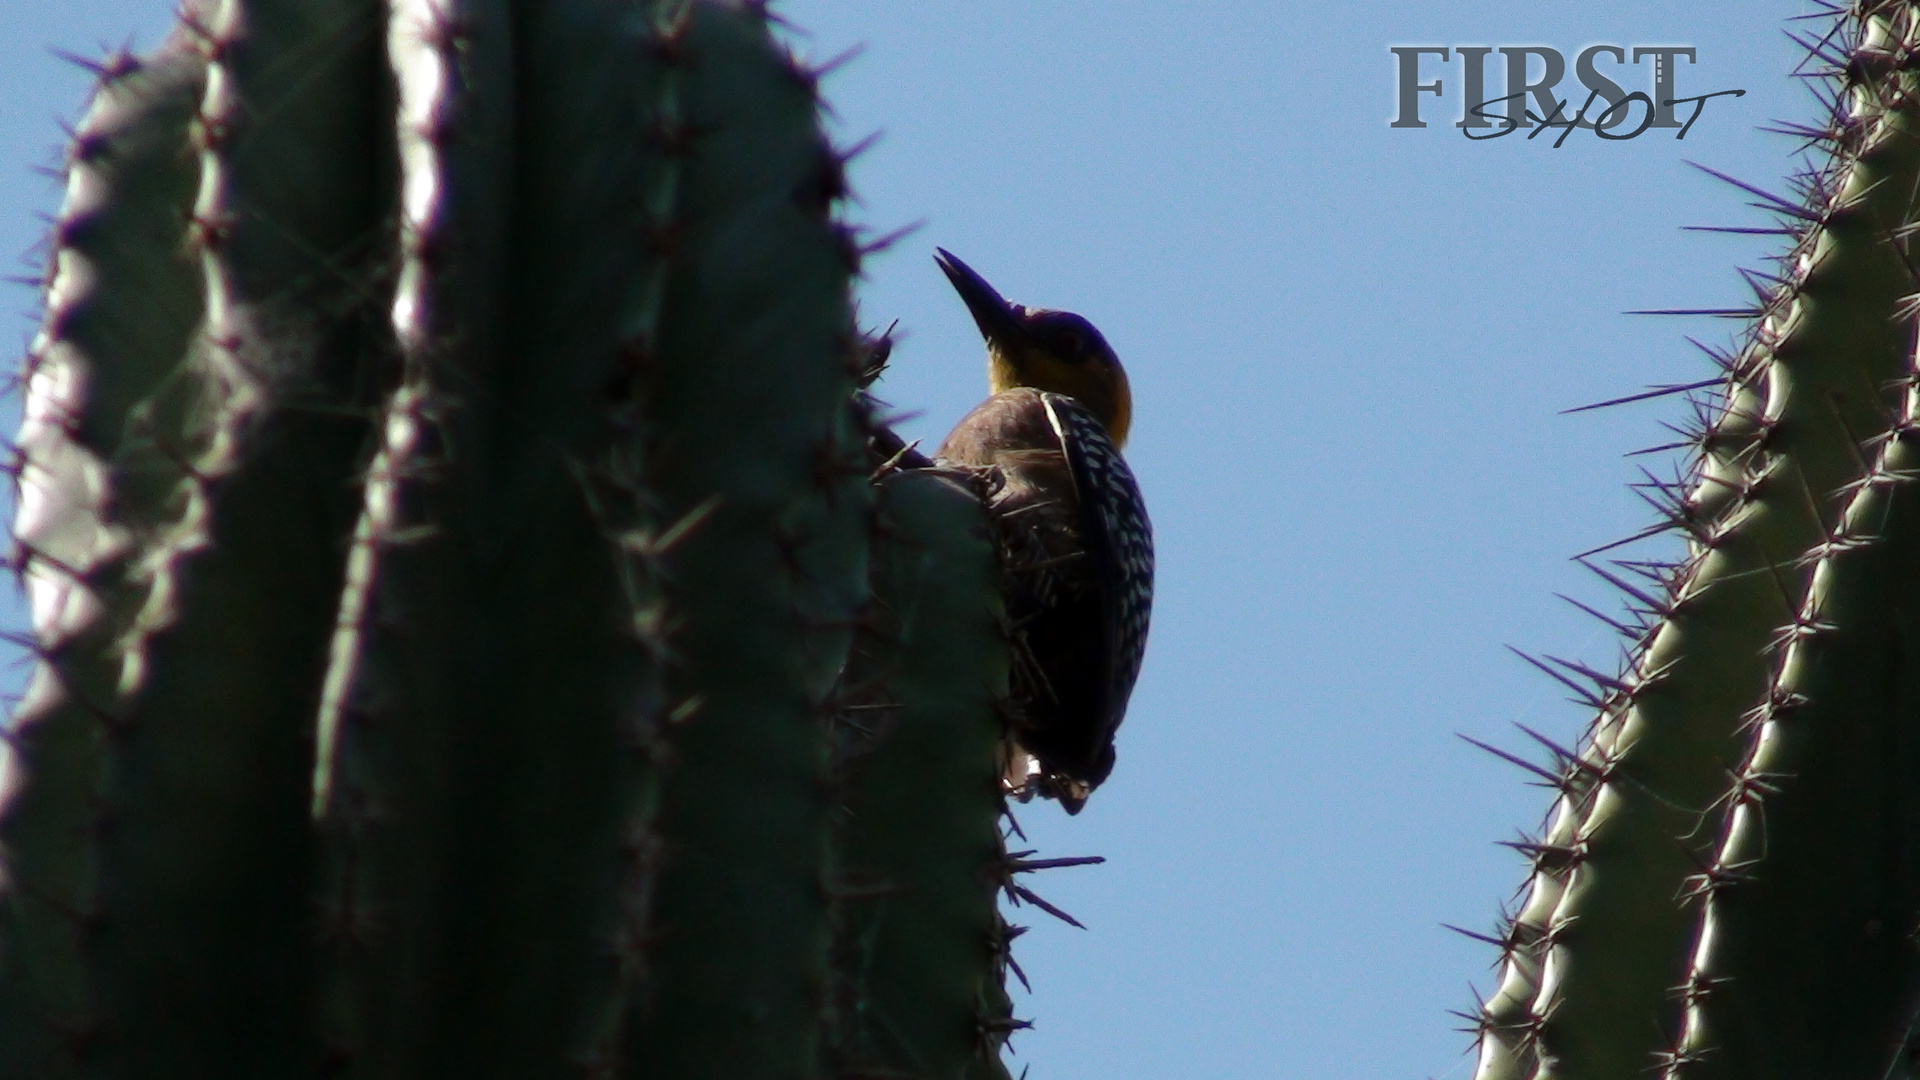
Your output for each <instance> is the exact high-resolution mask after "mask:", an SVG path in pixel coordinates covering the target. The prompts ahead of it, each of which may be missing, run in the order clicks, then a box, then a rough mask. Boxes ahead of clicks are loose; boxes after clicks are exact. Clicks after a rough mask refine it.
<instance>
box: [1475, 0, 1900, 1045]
mask: <svg viewBox="0 0 1920 1080" xmlns="http://www.w3.org/2000/svg"><path fill="white" fill-rule="evenodd" d="M1835 18H1836V26H1835V31H1834V33H1833V34H1831V35H1828V36H1826V37H1824V38H1821V39H1820V43H1819V44H1817V45H1816V47H1815V54H1816V60H1818V61H1820V62H1822V63H1825V64H1826V65H1828V66H1829V68H1830V71H1829V74H1828V78H1829V79H1830V80H1831V92H1830V93H1831V98H1832V100H1833V102H1834V107H1833V110H1832V115H1831V116H1830V117H1829V118H1827V119H1826V120H1824V121H1823V122H1822V123H1821V124H1820V125H1819V126H1817V127H1813V128H1808V129H1806V131H1805V134H1806V135H1807V136H1808V137H1809V140H1810V142H1812V143H1813V144H1816V145H1818V146H1820V147H1822V148H1824V149H1825V150H1826V151H1827V152H1828V154H1829V160H1828V161H1827V162H1826V163H1825V164H1824V165H1823V166H1822V167H1820V168H1817V169H1815V170H1813V171H1811V172H1810V173H1809V174H1808V175H1807V176H1806V177H1805V178H1804V180H1805V184H1804V188H1805V190H1804V195H1805V198H1804V199H1803V200H1802V201H1799V202H1794V201H1791V200H1787V199H1782V198H1779V197H1775V196H1770V195H1766V194H1765V193H1764V192H1758V190H1757V189H1752V188H1749V189H1748V190H1750V191H1755V192H1756V193H1759V194H1761V195H1762V196H1763V197H1764V198H1765V199H1766V200H1767V201H1766V203H1765V205H1766V206H1767V207H1768V208H1770V209H1772V210H1774V211H1775V212H1777V213H1778V214H1780V216H1781V217H1782V218H1783V219H1784V220H1785V221H1786V222H1787V224H1788V226H1789V227H1788V229H1787V230H1786V231H1788V232H1789V233H1791V235H1792V236H1793V244H1792V247H1791V249H1790V251H1789V252H1788V253H1787V254H1786V255H1785V256H1784V257H1783V258H1782V260H1781V267H1782V269H1781V271H1780V273H1779V275H1778V279H1777V281H1778V283H1777V285H1775V286H1773V287H1772V288H1771V289H1770V290H1768V291H1766V292H1765V294H1764V295H1763V298H1762V301H1761V303H1760V304H1759V305H1758V307H1757V309H1756V311H1755V312H1754V313H1753V316H1752V321H1751V324H1750V328H1749V330H1748V332H1747V334H1746V337H1745V341H1744V344H1743V346H1742V348H1741V349H1740V350H1738V352H1737V353H1736V354H1735V355H1732V356H1727V357H1724V358H1722V359H1723V366H1724V368H1725V375H1726V379H1725V383H1724V385H1723V386H1722V387H1721V390H1720V393H1719V396H1718V397H1717V399H1715V400H1714V401H1713V402H1711V403H1710V404H1709V405H1708V406H1707V408H1706V411H1705V414H1704V421H1703V423H1702V424H1701V425H1700V428H1699V430H1698V432H1697V433H1696V436H1695V440H1694V451H1695V453H1694V458H1693V462H1692V469H1691V474H1690V480H1689V481H1688V482H1687V483H1686V484H1683V485H1679V486H1676V487H1674V488H1673V489H1671V490H1669V491H1667V492H1665V494H1666V496H1667V499H1668V500H1669V501H1668V503H1667V505H1666V507H1665V513H1666V520H1664V521H1663V522H1661V524H1660V526H1659V528H1660V529H1673V530H1677V531H1680V532H1682V533H1683V534H1684V537H1685V540H1686V543H1687V555H1686V558H1685V559H1684V560H1683V561H1682V562H1681V563H1679V564H1678V565H1676V566H1672V567H1668V568H1663V569H1660V570H1658V571H1656V573H1655V575H1654V576H1655V577H1656V578H1657V579H1658V580H1659V586H1658V587H1657V588H1656V589H1654V590H1632V589H1630V590H1629V591H1630V593H1631V595H1632V596H1633V597H1634V598H1635V601H1636V602H1637V603H1638V605H1639V606H1640V607H1641V608H1642V609H1643V612H1644V615H1645V620H1646V621H1645V623H1644V624H1643V626H1642V627H1640V628H1639V629H1638V630H1637V631H1636V636H1637V639H1638V643H1637V646H1636V650H1635V655H1634V659H1633V661H1632V663H1631V664H1630V665H1629V667H1628V669H1627V671H1626V672H1625V673H1624V674H1623V675H1621V676H1620V677H1618V678H1610V677H1607V676H1605V675H1603V674H1600V673H1596V672H1592V671H1590V670H1588V669H1585V668H1582V667H1580V666H1579V665H1574V664H1565V663H1561V664H1560V667H1561V668H1562V669H1563V670H1564V671H1565V672H1566V677H1568V678H1570V679H1573V678H1574V677H1575V676H1584V677H1585V678H1586V680H1587V682H1586V683H1585V684H1584V685H1581V686H1580V689H1581V691H1582V692H1583V693H1586V694H1588V695H1590V696H1591V699H1592V700H1593V703H1594V705H1595V706H1596V711H1597V713H1598V715H1597V718H1596V719H1595V721H1594V723H1593V725H1592V727H1591V728H1590V729H1589V731H1588V734H1587V737H1586V738H1585V740H1584V742H1583V745H1582V746H1581V747H1580V748H1578V750H1577V751H1575V750H1562V749H1559V748H1557V747H1556V748H1553V749H1554V753H1555V756H1556V759H1557V765H1556V767H1555V768H1553V769H1550V770H1543V771H1545V772H1546V773H1547V775H1548V776H1549V777H1550V778H1551V779H1552V780H1553V782H1554V783H1555V785H1556V786H1557V787H1558V788H1559V790H1560V797H1559V800H1558V802H1557V803H1556V805H1555V807H1554V809H1553V812H1552V814H1551V816H1550V819H1549V822H1548V826H1547V828H1546V831H1545V832H1544V834H1543V835H1542V836H1541V837H1540V838H1539V840H1538V841H1529V842H1526V843H1524V844H1521V845H1519V846H1520V847H1521V848H1522V849H1523V850H1526V851H1527V852H1529V854H1530V855H1531V857H1532V860H1533V874H1532V878H1531V880H1530V881H1529V883H1528V886H1527V897H1526V900H1525V901H1524V903H1523V906H1522V907H1521V909H1520V911H1519V912H1518V913H1517V915H1515V916H1514V917H1512V918H1511V919H1509V920H1508V921H1507V922H1506V923H1505V925H1503V926H1502V927H1501V928H1500V930H1499V931H1498V932H1497V933H1496V934H1494V935H1491V936H1490V938H1489V940H1492V941H1493V942H1495V943H1496V944H1497V945H1498V946H1499V947H1500V949H1501V957H1502V963H1503V973H1502V981H1501V984H1500V986H1499V987H1498V988H1497V989H1496V991H1495V992H1494V993H1493V995H1491V996H1490V997H1489V998H1488V999H1487V1000H1486V1001H1485V1002H1483V1003H1482V1005H1481V1008H1480V1011H1479V1013H1478V1015H1477V1017H1476V1019H1475V1027H1476V1028H1477V1030H1478V1033H1479V1036H1480V1060H1479V1069H1478V1073H1477V1075H1478V1076H1479V1077H1481V1078H1484V1080H1504V1078H1510V1077H1536V1078H1546V1077H1565V1078H1601V1077H1605V1078H1614V1077H1621V1078H1624V1077H1631V1076H1640V1075H1644V1074H1645V1073H1646V1072H1648V1071H1649V1070H1654V1071H1659V1072H1661V1073H1662V1075H1663V1076H1664V1077H1666V1078H1668V1080H1677V1078H1681V1077H1695V1076H1741V1077H1763V1076H1780V1077H1804V1076H1814V1075H1817V1076H1822V1077H1850V1076H1858V1077H1863V1078H1864V1077H1875V1078H1878V1077H1881V1076H1884V1075H1887V1073H1888V1070H1889V1068H1890V1067H1891V1063H1892V1062H1894V1061H1895V1060H1896V1056H1897V1054H1898V1053H1899V1048H1900V1045H1901V1043H1902V1039H1903V1035H1904V1032H1905V1028H1906V1025H1907V1023H1908V1022H1909V1021H1910V1020H1911V1019H1912V1017H1913V1015H1914V1009H1915V1006H1916V1004H1920V954H1916V952H1915V950H1914V949H1913V947H1912V943H1911V939H1910V938H1909V936H1908V935H1910V934H1912V933H1913V932H1914V931H1915V930H1920V873H1916V864H1915V858H1916V856H1915V854H1914V849H1915V848H1916V845H1920V815H1917V814H1916V812H1915V806H1914V804H1913V802H1912V797H1911V796H1910V795H1908V794H1906V792H1907V791H1908V790H1910V789H1911V788H1912V785H1913V784H1914V783H1915V781H1916V780H1920V771H1917V770H1916V766H1920V759H1916V758H1915V757H1914V752H1915V747H1916V743H1915V741H1914V740H1915V736H1914V734H1913V733H1912V732H1911V731H1909V730H1907V729H1908V728H1912V727H1913V726H1914V724H1915V721H1916V720H1920V713H1916V712H1915V711H1914V709H1915V704H1914V703H1915V701H1916V699H1914V698H1912V697H1911V696H1910V691H1908V690H1907V689H1906V687H1905V680H1906V679H1909V678H1911V676H1910V675H1906V674H1903V672H1906V671H1909V670H1911V667H1910V666H1903V664H1904V665H1910V664H1911V663H1912V662H1913V659H1914V658H1912V657H1911V656H1910V654H1909V651H1908V650H1909V649H1910V646H1909V645H1908V644H1906V643H1907V641H1908V638H1907V637H1906V636H1905V634H1906V632H1907V631H1906V627H1907V625H1908V622H1907V620H1908V616H1907V615H1906V612H1905V600H1904V597H1905V596H1907V595H1911V593H1909V592H1908V591H1907V589H1908V588H1910V587H1911V585H1910V577H1911V574H1912V569H1911V567H1910V566H1909V563H1911V562H1912V560H1913V559H1915V558H1916V557H1920V555H1917V554H1916V553H1920V546H1917V545H1920V535H1916V534H1915V533H1914V529H1915V528H1916V525H1914V524H1909V523H1907V520H1906V519H1907V517H1909V516H1910V512H1909V511H1908V510H1907V509H1906V507H1907V504H1908V503H1910V502H1912V501H1913V499H1914V498H1915V495H1914V493H1913V492H1912V491H1910V490H1907V483H1908V481H1909V480H1910V479H1911V478H1912V477H1913V475H1914V474H1913V473H1912V471H1911V470H1912V469H1913V468H1914V466H1915V462H1914V461H1913V460H1912V458H1913V452H1912V447H1911V446H1910V445H1909V443H1910V442H1911V439H1912V431H1913V419H1912V417H1913V413H1912V386H1913V385H1914V381H1915V370H1916V369H1915V366H1914V360H1913V352H1912V341H1913V334H1914V326H1915V319H1914V315H1915V310H1914V306H1913V301H1912V298H1913V296H1914V295H1915V293H1916V287H1917V286H1920V274H1916V271H1915V265H1916V264H1915V261H1914V254H1915V253H1914V251H1913V249H1912V246H1911V242H1910V239H1909V238H1910V236H1911V234H1912V232H1913V230H1914V227H1915V224H1916V222H1920V197H1916V195H1915V192H1916V191H1920V78H1916V73H1915V72H1916V64H1915V59H1916V56H1920V18H1917V16H1916V8H1915V5H1913V4H1912V3H1910V2H1901V3H1877V2H1864V0H1863V2H1861V3H1857V4H1855V5H1854V6H1853V7H1852V8H1851V9H1849V10H1846V11H1843V12H1838V13H1836V15H1835ZM1741 186H1743V187H1745V186H1746V185H1741ZM1542 666H1543V667H1548V665H1546V664H1543V665H1542ZM1549 670H1550V671H1551V670H1553V668H1552V667H1549ZM1575 681H1576V682H1578V681H1579V680H1577V679H1576V680H1575ZM1549 745H1551V744H1549Z"/></svg>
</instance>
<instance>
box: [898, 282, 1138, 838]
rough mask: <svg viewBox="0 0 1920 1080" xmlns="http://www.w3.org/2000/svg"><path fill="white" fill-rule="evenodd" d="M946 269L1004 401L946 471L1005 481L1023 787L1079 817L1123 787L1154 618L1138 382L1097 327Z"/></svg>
mask: <svg viewBox="0 0 1920 1080" xmlns="http://www.w3.org/2000/svg"><path fill="white" fill-rule="evenodd" d="M935 250H936V251H938V252H939V254H938V255H936V256H935V260H934V261H935V262H937V263H938V264H939V265H940V269H941V270H943V271H945V273H946V275H947V280H948V281H950V282H952V283H953V287H954V289H955V290H956V291H958V292H959V294H960V299H961V300H963V301H965V303H966V305H967V310H968V311H969V312H970V313H972V315H973V321H974V322H975V324H977V325H978V326H979V328H980V334H981V336H982V337H984V338H986V344H987V388H988V393H989V395H990V396H989V397H988V398H987V400H986V401H984V402H982V403H980V405H978V406H977V407H975V408H974V410H973V411H972V412H970V413H968V414H967V415H966V416H965V417H964V418H963V419H962V420H961V421H960V423H959V424H957V425H955V427H954V429H953V431H952V432H950V433H949V434H948V435H947V438H946V441H945V442H944V443H942V444H941V446H940V449H939V451H938V453H937V454H936V455H935V456H936V458H938V459H940V460H943V461H945V462H947V463H950V464H955V465H965V466H972V467H975V468H987V469H991V470H993V471H994V474H995V479H996V480H997V483H998V486H997V488H996V489H995V490H994V492H993V495H992V497H991V501H990V506H989V509H990V510H991V511H992V514H993V516H994V518H995V520H996V521H997V522H998V523H999V524H1000V531H1001V534H1002V541H1003V543H1004V544H1005V545H1006V547H1007V549H1008V550H1007V558H1008V563H1009V569H1010V571H1011V573H1010V575H1009V576H1010V583H1011V588H1010V590H1009V592H1010V595H1009V596H1008V598H1007V608H1008V615H1009V617H1010V621H1011V622H1012V624H1013V627H1014V629H1015V640H1016V645H1017V648H1016V651H1015V657H1014V665H1013V687H1012V689H1013V698H1014V706H1015V708H1014V716H1013V720H1012V727H1013V737H1014V741H1015V745H1016V749H1017V750H1018V753H1015V754H1013V755H1012V757H1013V760H1012V761H1011V762H1010V764H1009V767H1008V784H1009V786H1010V787H1012V788H1013V789H1014V790H1015V791H1016V792H1017V793H1018V794H1019V795H1020V796H1021V797H1022V798H1026V797H1031V796H1032V795H1033V794H1036V793H1037V794H1040V795H1043V796H1046V797H1048V798H1052V799H1057V800H1059V802H1060V804H1061V805H1062V806H1063V807H1065V808H1066V810H1067V812H1068V813H1070V814H1077V813H1079V812H1080V808H1081V806H1083V805H1084V804H1085V803H1086V800H1087V796H1088V795H1089V794H1091V793H1092V791H1093V789H1094V788H1096V787H1098V786H1099V785H1100V783H1101V782H1102V781H1104V780H1105V779H1106V778H1107V775H1108V774H1109V773H1110V772H1112V771H1113V760H1114V751H1113V736H1114V732H1115V730H1116V729H1118V728H1119V726H1120V720H1121V718H1122V717H1124V716H1125V715H1126V711H1127V698H1128V696H1129V695H1131V694H1132V693H1133V683H1134V679H1135V678H1136V677H1137V676H1138V675H1139V674H1140V660H1141V656H1142V655H1143V654H1144V652H1145V651H1146V645H1147V619H1148V615H1149V614H1150V612H1151V611H1152V608H1153V527H1152V525H1151V524H1150V523H1149V522H1148V521H1147V508H1146V504H1145V502H1144V501H1143V500H1142V499H1141V497H1140V488H1139V486H1138V485H1137V484H1136V483H1135V482H1134V479H1133V471H1132V470H1131V469H1128V468H1127V462H1126V459H1125V458H1123V457H1121V456H1120V448H1121V447H1122V446H1124V445H1125V444H1126V441H1127V429H1128V427H1129V426H1131V423H1132V419H1133V398H1132V393H1131V391H1130V390H1129V388H1128V386H1127V373H1126V371H1125V370H1124V369H1123V368H1122V367H1121V366H1120V358H1119V357H1118V356H1116V355H1114V351H1113V348H1112V346H1110V345H1108V344H1107V339H1106V338H1104V337H1102V336H1101V334H1100V331H1098V330H1096V329H1094V327H1093V324H1092V323H1090V322H1088V321H1087V320H1085V319H1083V318H1081V317H1080V316H1078V315H1075V314H1073V313H1071V312H1067V311H1053V310H1049V309H1045V308H1027V307H1022V306H1021V305H1019V304H1012V303H1008V302H1007V301H1006V300H1005V299H1004V298H1003V297H1001V295H1000V294H999V292H997V291H995V289H994V288H993V286H991V285H989V284H987V282H986V279H984V278H982V277H981V276H980V275H979V274H977V273H975V272H974V271H973V269H972V268H971V267H969V266H967V264H966V263H963V262H961V261H960V260H959V259H956V258H954V257H953V255H952V254H950V253H949V252H947V251H946V250H944V249H935Z"/></svg>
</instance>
